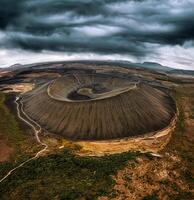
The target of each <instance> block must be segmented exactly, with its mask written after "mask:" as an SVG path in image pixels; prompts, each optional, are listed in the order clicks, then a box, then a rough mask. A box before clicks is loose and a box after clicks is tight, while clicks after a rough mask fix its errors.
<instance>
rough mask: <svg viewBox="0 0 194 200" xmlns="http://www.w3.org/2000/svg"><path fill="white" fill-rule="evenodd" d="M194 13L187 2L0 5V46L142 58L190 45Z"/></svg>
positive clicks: (64, 0) (54, 0)
mask: <svg viewBox="0 0 194 200" xmlns="http://www.w3.org/2000/svg"><path fill="white" fill-rule="evenodd" d="M193 10H194V2H193V1H192V0H183V1H178V0H168V1H167V0H145V1H140V0H139V1H138V0H136V1H130V0H41V1H39V0H20V1H16V0H0V31H1V33H2V34H4V35H3V36H2V38H3V39H1V41H0V45H1V46H4V47H5V48H13V47H16V48H22V49H28V50H33V51H41V50H52V51H63V52H95V53H100V54H113V53H119V54H129V55H133V56H136V57H144V56H145V55H147V54H149V53H152V52H153V51H154V49H153V45H152V44H158V45H167V44H168V45H169V44H170V45H172V46H173V45H184V44H185V42H187V41H193V40H194V20H193V19H194V12H193ZM0 38H1V35H0Z"/></svg>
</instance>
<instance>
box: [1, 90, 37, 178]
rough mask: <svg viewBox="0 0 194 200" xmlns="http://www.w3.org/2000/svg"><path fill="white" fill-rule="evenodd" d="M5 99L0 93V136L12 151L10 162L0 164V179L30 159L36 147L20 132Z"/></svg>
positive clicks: (5, 96) (6, 96)
mask: <svg viewBox="0 0 194 200" xmlns="http://www.w3.org/2000/svg"><path fill="white" fill-rule="evenodd" d="M6 98H8V95H5V94H3V93H0V136H1V137H2V138H3V139H4V140H3V142H5V141H6V143H7V144H8V145H9V146H10V147H11V148H12V150H13V151H12V154H11V158H10V160H11V161H12V162H4V163H1V164H0V178H2V177H3V176H4V175H5V174H6V173H7V172H8V171H9V170H10V169H12V168H13V167H15V166H17V165H18V163H21V162H22V161H24V160H26V159H28V158H29V157H31V155H30V154H32V151H33V149H34V146H35V147H36V145H34V144H32V143H31V142H30V140H29V139H28V137H27V135H25V134H24V132H23V131H22V130H21V128H20V126H19V124H18V122H17V120H16V118H15V116H14V115H13V114H12V113H11V112H10V110H9V109H8V108H7V106H6V105H5V100H6ZM32 146H33V148H32ZM28 152H29V153H28Z"/></svg>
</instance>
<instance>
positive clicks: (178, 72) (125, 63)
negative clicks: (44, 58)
mask: <svg viewBox="0 0 194 200" xmlns="http://www.w3.org/2000/svg"><path fill="white" fill-rule="evenodd" d="M73 63H78V64H79V63H80V64H88V65H89V64H109V65H110V64H112V65H117V66H121V67H127V68H144V69H148V70H153V71H156V72H164V73H168V74H175V75H186V76H194V70H183V69H175V68H172V67H168V66H163V65H161V64H159V63H156V62H144V63H132V62H130V61H125V60H116V61H114V60H76V61H53V62H43V63H32V64H26V65H22V64H20V63H17V64H14V65H11V66H10V67H8V68H0V71H2V70H9V71H14V70H20V69H23V68H34V67H37V68H39V67H44V66H45V65H46V66H47V65H49V64H73Z"/></svg>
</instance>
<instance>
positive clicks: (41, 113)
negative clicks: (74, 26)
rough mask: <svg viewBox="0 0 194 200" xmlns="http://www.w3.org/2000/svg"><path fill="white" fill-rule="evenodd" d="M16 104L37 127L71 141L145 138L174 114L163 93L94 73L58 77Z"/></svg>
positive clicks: (168, 99) (174, 110)
mask: <svg viewBox="0 0 194 200" xmlns="http://www.w3.org/2000/svg"><path fill="white" fill-rule="evenodd" d="M84 97H85V98H84ZM22 101H23V103H24V109H25V111H26V113H27V114H28V115H29V116H30V117H32V118H33V119H34V120H36V121H37V122H38V123H40V125H41V126H43V127H44V128H45V129H47V130H48V131H50V132H53V133H56V134H59V135H62V136H64V137H65V138H68V139H71V140H109V139H120V138H125V137H130V136H138V135H142V134H146V133H149V132H153V131H157V130H160V129H162V128H164V127H166V126H167V125H168V124H169V122H170V120H171V119H172V117H173V116H174V114H175V112H176V109H175V104H174V101H173V99H172V98H171V97H170V96H169V95H168V94H166V93H165V92H163V91H161V90H159V89H156V88H153V87H151V86H149V85H148V84H146V83H141V82H130V81H129V80H127V79H122V78H119V77H118V78H116V77H110V76H108V75H107V76H101V75H100V74H93V75H88V74H77V75H74V74H70V75H67V76H64V77H61V78H59V79H56V80H54V81H53V82H48V83H46V84H44V85H42V86H39V87H37V88H35V89H34V90H32V91H30V92H28V93H26V94H25V95H23V99H22Z"/></svg>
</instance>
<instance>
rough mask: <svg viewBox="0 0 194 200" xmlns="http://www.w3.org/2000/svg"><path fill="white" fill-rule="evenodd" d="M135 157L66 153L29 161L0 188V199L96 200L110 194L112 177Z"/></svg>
mask: <svg viewBox="0 0 194 200" xmlns="http://www.w3.org/2000/svg"><path fill="white" fill-rule="evenodd" d="M137 155H139V153H138V152H137V153H132V152H128V153H123V154H116V155H110V156H104V157H100V158H98V157H78V156H75V155H73V154H72V153H71V152H70V151H69V150H65V151H64V152H62V153H60V154H56V155H49V156H47V157H40V158H38V159H37V160H33V161H32V162H30V163H28V164H27V165H25V166H23V167H22V168H20V169H18V170H17V171H16V172H15V173H14V174H13V175H11V176H10V177H9V178H8V179H6V180H5V181H4V182H2V183H1V184H0V199H9V200H10V199H14V200H17V199H39V200H41V199H64V200H68V199H72V200H76V199H80V198H83V199H96V198H97V197H98V196H102V195H109V194H111V193H112V192H113V186H114V180H113V178H112V175H115V174H116V173H117V171H118V170H119V169H122V168H123V167H124V166H125V165H126V163H127V162H128V160H131V159H135V158H136V156H137Z"/></svg>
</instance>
